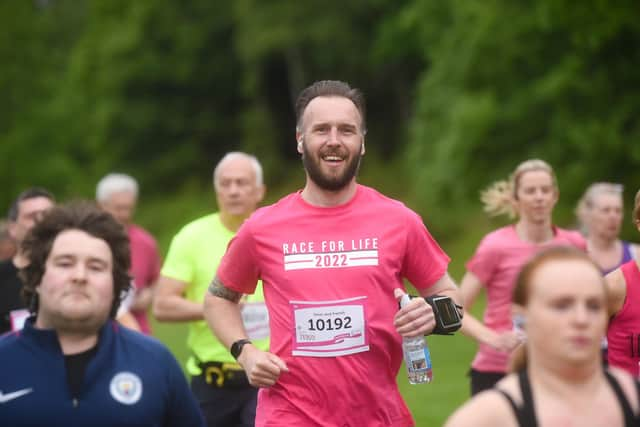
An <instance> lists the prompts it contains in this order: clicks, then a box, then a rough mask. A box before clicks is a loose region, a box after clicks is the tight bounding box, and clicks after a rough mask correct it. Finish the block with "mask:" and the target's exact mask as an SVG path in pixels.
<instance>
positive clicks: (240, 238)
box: [216, 220, 259, 294]
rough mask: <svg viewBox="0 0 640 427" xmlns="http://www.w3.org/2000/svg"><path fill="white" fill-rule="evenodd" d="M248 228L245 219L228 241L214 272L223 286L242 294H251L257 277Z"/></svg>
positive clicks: (251, 240) (257, 272) (247, 222)
mask: <svg viewBox="0 0 640 427" xmlns="http://www.w3.org/2000/svg"><path fill="white" fill-rule="evenodd" d="M249 229H250V226H249V220H247V221H245V222H244V224H243V225H242V226H241V227H240V229H239V230H238V234H236V235H235V236H234V237H233V239H231V241H230V242H229V246H228V247H227V252H226V253H225V254H224V256H223V257H222V260H221V261H220V266H219V267H218V271H217V273H216V276H217V277H218V279H219V280H220V282H222V284H223V285H224V286H225V287H227V288H229V289H232V290H234V291H236V292H240V293H243V294H252V293H253V292H254V291H255V289H256V285H257V283H258V279H259V270H258V268H257V265H256V263H255V260H256V257H255V255H254V242H253V239H252V238H251V233H250V230H249Z"/></svg>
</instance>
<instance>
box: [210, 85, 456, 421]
mask: <svg viewBox="0 0 640 427" xmlns="http://www.w3.org/2000/svg"><path fill="white" fill-rule="evenodd" d="M296 113H297V119H298V126H297V129H296V139H297V140H298V152H299V153H300V154H302V161H303V165H304V167H305V171H306V183H305V187H304V189H303V190H302V191H300V192H297V193H294V194H291V195H289V196H287V197H285V198H283V199H281V200H280V201H278V202H277V203H275V204H274V205H271V206H268V207H266V208H262V209H259V210H258V211H256V213H254V215H252V216H251V217H250V218H249V219H248V220H247V221H246V222H245V223H244V224H243V225H242V227H241V228H240V230H239V231H238V234H237V235H236V236H235V238H234V239H233V240H232V241H231V243H230V244H229V248H228V249H227V253H226V254H225V256H224V257H223V259H222V261H221V264H220V267H219V269H218V272H217V275H216V277H215V279H214V281H213V283H212V284H211V286H210V288H209V293H208V295H207V296H206V299H205V317H206V318H207V321H208V323H209V325H210V326H211V328H212V329H213V331H214V333H215V334H216V335H217V336H218V338H219V339H220V341H221V342H222V343H224V344H225V345H227V346H228V347H230V350H231V353H232V355H234V357H236V358H237V360H238V362H239V363H240V364H241V365H242V366H243V368H244V369H245V370H246V371H247V374H248V377H249V380H250V382H251V383H252V384H253V385H254V386H257V387H261V391H260V393H259V396H258V409H257V415H256V425H257V426H290V425H304V426H397V427H400V426H402V427H405V426H411V425H413V420H412V417H411V414H410V413H409V410H408V409H407V407H406V405H405V403H404V402H403V400H402V397H401V395H400V393H399V391H398V387H397V384H396V376H397V373H398V370H399V367H400V364H401V360H402V349H401V340H402V336H420V335H424V334H428V333H431V332H432V330H433V328H434V326H435V320H434V315H433V310H432V309H431V307H430V306H429V305H428V304H426V302H425V300H424V299H422V298H416V299H413V300H411V302H410V303H409V304H408V305H407V306H405V307H403V308H402V309H400V310H399V309H398V298H399V297H401V296H402V295H403V294H404V292H403V289H404V285H403V278H406V279H408V280H409V281H410V282H411V283H412V284H413V285H414V286H415V287H416V289H417V290H418V291H419V292H420V294H421V295H422V296H430V295H434V294H440V295H447V296H450V297H451V298H452V299H453V300H454V301H458V295H457V288H456V286H455V284H454V283H453V281H452V280H451V278H450V277H449V274H448V273H447V266H448V263H449V258H448V257H447V255H446V254H445V253H444V252H443V251H442V249H440V247H439V246H438V244H437V243H436V242H435V241H434V240H433V238H432V237H431V235H430V234H429V232H428V230H427V229H426V228H425V226H424V225H423V223H422V220H421V219H420V217H419V216H418V215H417V214H415V213H414V212H412V211H411V210H409V209H408V208H406V207H405V206H404V205H403V204H402V203H400V202H398V201H395V200H392V199H389V198H387V197H385V196H383V195H381V194H380V193H378V192H377V191H375V190H373V189H371V188H368V187H365V186H362V185H359V184H357V183H356V180H355V176H356V173H357V170H358V167H359V165H360V160H361V157H362V155H363V154H364V134H365V117H364V101H363V98H362V95H361V94H360V92H359V91H357V90H355V89H351V88H350V87H349V86H348V85H347V84H346V83H343V82H338V81H321V82H316V83H314V84H313V85H311V86H310V87H308V88H307V89H305V90H304V91H303V92H302V93H301V94H300V97H299V98H298V102H297V105H296ZM259 279H260V280H262V282H263V286H264V294H265V300H266V303H267V307H268V309H269V318H270V327H271V351H270V352H264V351H261V350H259V349H257V348H256V347H255V346H253V345H252V344H251V343H250V342H249V341H248V340H247V339H246V337H247V335H246V332H245V331H244V329H243V327H242V321H241V317H240V310H239V305H238V302H239V301H240V298H241V296H242V294H245V293H251V292H253V290H254V289H255V286H256V282H257V280H259ZM309 336H314V337H316V338H317V337H324V338H323V339H315V340H313V341H311V340H310V339H309V338H308V337H309Z"/></svg>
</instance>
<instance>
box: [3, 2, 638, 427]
mask: <svg viewBox="0 0 640 427" xmlns="http://www.w3.org/2000/svg"><path fill="white" fill-rule="evenodd" d="M636 3H637V2H635V1H632V0H621V1H618V2H606V1H604V0H586V1H583V2H579V3H576V2H569V1H567V0H538V1H536V2H524V1H507V0H490V1H487V2H468V1H463V0H451V1H438V0H400V1H391V0H373V1H372V0H369V1H364V0H356V1H351V2H344V1H336V0H330V1H322V2H321V1H319V0H310V1H306V2H289V1H283V0H274V1H270V2H260V1H256V0H238V1H235V2H223V1H219V0H185V1H182V2H174V1H170V0H153V1H137V2H131V1H124V0H32V1H29V0H24V1H12V2H2V3H0V27H2V29H3V31H2V33H1V34H0V62H1V63H2V69H0V93H2V100H3V102H2V103H1V104H0V182H2V184H3V189H4V191H3V192H0V206H5V207H6V206H8V204H9V203H10V201H11V200H12V199H13V198H14V197H15V195H16V194H17V193H18V192H19V191H20V190H22V189H23V188H25V187H27V186H30V185H42V186H45V187H48V188H50V189H52V190H53V191H54V192H55V193H56V194H57V195H58V198H59V199H61V200H65V199H68V198H70V197H86V198H92V197H93V194H94V189H95V184H96V182H97V180H98V179H99V178H100V177H101V176H102V175H103V174H105V173H107V172H109V171H123V172H127V173H131V174H132V175H134V176H136V177H137V178H138V179H139V181H140V182H141V186H142V199H141V212H140V215H139V220H140V222H141V223H142V224H143V225H146V226H148V227H149V228H150V229H151V231H153V232H154V233H156V234H157V235H158V236H159V240H160V242H161V246H162V247H163V248H166V246H167V245H168V242H169V240H170V238H171V236H172V235H173V234H174V233H175V231H176V230H177V229H178V227H180V226H181V225H182V224H184V223H185V222H186V221H188V220H190V219H192V218H194V217H196V216H198V215H200V214H202V213H204V212H207V211H209V210H210V209H212V208H213V207H214V206H215V203H214V200H213V195H212V192H211V189H210V179H211V170H212V168H213V165H214V164H215V163H216V162H217V160H218V159H219V158H220V157H221V156H222V155H223V153H225V152H227V151H230V150H238V149H240V150H246V151H250V152H253V153H255V154H257V156H258V157H259V158H260V159H261V160H262V162H263V164H264V168H265V179H266V182H267V185H268V187H269V189H270V190H269V192H268V200H267V201H269V202H270V201H274V200H277V199H278V198H279V197H280V196H282V195H283V194H285V193H287V192H290V191H295V190H296V189H299V188H300V187H301V186H302V185H303V177H304V175H303V171H302V167H301V165H300V160H299V158H298V155H297V153H296V151H295V142H294V137H293V136H294V131H295V130H294V129H295V117H294V111H293V110H294V107H293V106H294V102H295V98H296V96H297V93H298V92H299V91H300V90H301V89H302V88H303V87H305V86H306V85H307V84H309V83H311V82H312V81H315V80H320V79H343V80H346V81H349V82H351V83H352V84H353V85H354V86H356V87H358V88H360V89H362V90H363V91H364V93H365V95H366V97H367V107H368V112H367V116H368V127H369V132H368V134H367V140H366V144H367V156H366V157H365V160H364V162H363V167H362V171H361V176H360V180H361V182H363V183H366V184H369V185H373V186H375V187H376V188H378V189H380V190H381V191H382V192H384V193H387V194H389V195H391V196H392V197H395V198H398V199H400V200H402V201H404V202H405V203H406V204H407V205H408V206H410V207H412V208H414V209H416V210H417V211H418V212H420V213H421V214H423V216H424V219H425V222H426V223H427V224H428V226H429V228H430V229H431V230H432V232H433V234H434V235H435V237H436V238H437V240H438V241H439V242H441V243H442V244H443V246H444V247H445V249H446V250H447V251H448V252H450V253H451V254H452V255H453V263H452V269H453V270H454V273H455V275H456V276H457V277H460V276H461V275H462V271H463V270H464V267H463V263H464V260H465V259H466V258H468V256H469V255H470V253H471V251H472V248H473V247H474V246H475V245H476V244H477V241H478V239H479V237H480V236H481V235H482V233H483V232H484V231H486V230H488V229H489V228H492V227H495V226H496V225H498V224H497V223H492V222H490V221H489V220H487V219H485V218H483V217H482V214H481V211H480V205H479V201H478V191H479V190H480V189H481V188H483V187H486V186H487V185H489V184H490V183H491V182H493V181H494V180H497V179H503V178H504V177H506V176H507V175H508V174H509V173H510V171H511V170H513V168H514V167H515V166H516V164H517V163H519V162H521V161H522V160H525V159H527V158H530V157H541V158H544V159H546V160H547V161H549V162H550V163H551V164H552V165H553V166H554V167H555V169H556V172H557V175H558V179H559V183H560V188H561V193H562V196H561V200H560V201H561V205H560V206H559V207H558V209H557V215H556V220H557V222H558V223H560V224H570V223H572V222H573V219H572V218H573V213H572V208H573V205H574V203H575V201H576V200H577V199H578V196H579V195H580V194H581V193H582V191H583V190H584V188H585V187H586V186H587V185H588V184H589V183H590V182H592V181H599V180H608V181H617V182H621V183H623V184H625V187H626V188H627V193H626V202H627V206H629V205H631V202H632V197H633V195H634V193H635V191H636V190H637V188H638V183H639V182H640V167H639V166H640V150H638V149H636V147H635V146H636V145H637V143H636V140H638V139H639V138H638V137H639V136H640V122H639V120H638V111H640V96H638V89H639V88H640V74H638V72H637V69H638V67H639V66H640V51H639V50H638V49H637V46H638V45H640V27H639V26H638V24H637V23H638V22H640V8H638V7H637V4H636ZM632 231H633V234H632ZM624 232H625V237H627V238H632V236H635V235H636V234H635V231H634V230H632V226H631V225H630V223H629V222H628V221H626V228H625V231H624ZM169 328H170V327H169ZM450 342H451V343H453V342H457V341H453V340H452V341H450ZM447 343H449V341H448V342H447ZM442 345H443V346H446V345H447V344H442ZM461 348H464V347H461ZM455 351H456V350H455V349H453V350H451V352H450V353H451V354H455ZM466 351H467V350H463V353H461V354H467V353H464V352H466ZM438 357H440V356H438V352H437V351H436V349H434V361H436V360H437V358H438ZM465 357H466V356H465ZM455 363H457V365H456V364H455ZM455 363H454V364H452V365H451V366H452V367H453V366H454V365H455V366H457V368H456V369H457V371H456V373H455V375H456V376H457V377H459V376H461V375H463V374H462V371H460V367H459V365H460V364H461V363H462V362H460V361H458V362H455ZM440 364H442V365H443V366H444V365H445V364H446V362H441V361H439V360H438V361H437V362H436V366H439V365H440ZM463 364H464V365H465V369H466V365H468V362H466V363H463ZM437 369H438V368H437ZM443 369H445V372H446V374H445V378H447V379H448V378H453V375H454V374H449V372H448V371H446V368H443ZM451 369H452V372H453V370H455V369H454V368H451ZM438 375H440V374H438V373H437V372H436V378H438ZM450 375H452V376H451V377H450ZM437 381H438V380H436V382H437ZM438 384H440V383H438V382H437V383H436V384H433V387H431V386H429V387H427V388H425V389H424V390H437V391H438V392H441V391H443V392H444V390H445V389H446V388H447V387H449V385H448V383H447V382H446V380H445V382H444V384H443V385H442V387H443V388H442V389H440V388H439V387H441V386H440V385H438ZM456 387H458V386H457V385H456V386H452V389H455V390H458V391H457V393H460V391H459V390H461V388H460V387H458V388H456ZM413 390H416V389H415V388H412V387H409V388H408V392H409V393H411V391H413ZM464 390H465V391H466V379H464ZM416 395H417V396H418V400H416V401H414V403H412V410H414V411H417V412H418V413H421V411H422V410H423V408H430V407H431V406H432V405H422V404H421V402H420V400H434V399H435V395H432V394H431V392H430V391H426V392H423V391H422V389H420V391H419V392H418V393H417V394H416ZM456 396H463V395H459V394H458V395H456ZM464 396H466V395H464ZM464 396H463V397H464ZM463 397H457V398H452V399H453V400H452V401H453V402H456V403H457V402H460V401H461V400H462V399H463ZM450 409H451V408H446V410H447V411H449V410H450ZM427 411H428V409H427ZM424 416H425V417H427V418H424V420H427V419H428V420H429V423H430V424H434V425H437V424H438V423H441V422H442V419H443V415H442V414H441V415H440V416H438V415H436V418H430V417H431V416H432V415H429V414H425V415H424ZM420 417H422V415H420ZM420 417H419V418H418V419H419V423H418V424H419V425H423V424H426V421H425V422H424V423H422V422H421V421H420V420H422V419H423V418H420Z"/></svg>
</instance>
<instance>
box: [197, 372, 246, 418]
mask: <svg viewBox="0 0 640 427" xmlns="http://www.w3.org/2000/svg"><path fill="white" fill-rule="evenodd" d="M191 391H192V392H193V394H194V395H195V396H196V399H197V400H198V405H200V409H201V410H202V414H203V415H204V419H205V420H206V422H207V425H208V426H209V427H214V426H215V427H227V426H229V427H253V426H254V424H255V418H256V404H257V402H258V389H257V388H255V387H252V386H250V385H249V386H246V387H235V388H225V387H216V386H214V385H212V384H209V383H207V381H206V380H205V378H204V375H198V376H195V377H193V378H191Z"/></svg>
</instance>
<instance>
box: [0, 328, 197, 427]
mask: <svg viewBox="0 0 640 427" xmlns="http://www.w3.org/2000/svg"><path fill="white" fill-rule="evenodd" d="M33 321H34V318H30V319H28V320H27V322H26V323H25V327H24V329H23V330H22V331H19V332H15V333H10V334H7V335H5V336H3V337H1V338H0V425H2V426H14V427H19V426H92V427H93V426H95V427H98V426H118V427H124V426H140V427H142V426H181V427H182V426H185V427H186V426H198V427H200V426H204V420H203V418H202V415H201V413H200V409H199V407H198V404H197V403H196V401H195V399H194V397H193V395H192V393H191V390H190V389H189V386H188V384H187V381H186V379H185V377H184V374H183V373H182V371H181V369H180V367H179V365H178V363H177V362H176V360H175V358H174V357H173V355H172V354H171V353H170V352H169V350H168V349H167V348H166V347H165V346H164V345H162V344H161V343H160V342H159V341H157V340H156V339H154V338H151V337H147V336H144V335H142V334H139V333H137V332H134V331H130V330H128V329H126V328H123V327H121V326H119V325H118V324H117V323H116V322H114V321H111V320H110V321H108V322H107V323H106V324H105V325H104V326H103V327H102V329H101V330H100V333H99V334H100V335H99V339H98V348H97V352H96V354H95V356H94V357H93V358H92V359H91V361H90V362H89V364H88V365H87V368H86V371H85V376H84V380H83V384H82V388H81V391H80V393H79V394H78V396H71V394H70V391H69V386H68V383H67V377H66V368H65V361H64V355H63V354H62V350H61V348H60V345H59V343H58V337H57V335H56V333H55V331H53V330H43V329H36V328H34V327H33Z"/></svg>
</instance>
